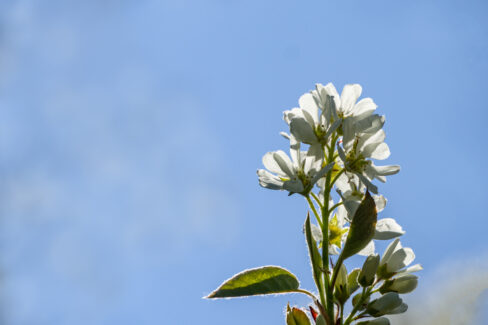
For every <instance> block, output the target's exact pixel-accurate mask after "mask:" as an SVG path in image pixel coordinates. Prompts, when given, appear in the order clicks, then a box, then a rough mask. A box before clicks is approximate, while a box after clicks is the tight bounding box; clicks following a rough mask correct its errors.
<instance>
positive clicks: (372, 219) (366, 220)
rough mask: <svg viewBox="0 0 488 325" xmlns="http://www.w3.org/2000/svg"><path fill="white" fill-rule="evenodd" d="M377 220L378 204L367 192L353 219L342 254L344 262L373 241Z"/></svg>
mask: <svg viewBox="0 0 488 325" xmlns="http://www.w3.org/2000/svg"><path fill="white" fill-rule="evenodd" d="M376 220H377V211H376V204H375V202H374V199H373V197H372V196H371V194H369V191H366V195H365V197H364V199H363V201H362V202H361V204H360V205H359V207H358V208H357V210H356V213H355V214H354V217H353V218H352V221H351V226H350V227H349V234H348V235H347V239H346V243H345V244H344V248H343V249H342V253H341V256H342V259H343V260H345V259H346V258H348V257H351V256H353V255H354V254H356V253H358V252H359V251H361V250H362V249H363V248H364V247H366V245H367V244H368V243H369V242H370V241H371V240H372V239H373V236H374V234H375V228H376Z"/></svg>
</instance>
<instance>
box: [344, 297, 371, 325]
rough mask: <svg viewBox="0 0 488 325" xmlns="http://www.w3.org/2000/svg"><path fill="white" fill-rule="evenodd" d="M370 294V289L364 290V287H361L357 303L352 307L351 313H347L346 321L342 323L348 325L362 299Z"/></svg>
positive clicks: (362, 301)
mask: <svg viewBox="0 0 488 325" xmlns="http://www.w3.org/2000/svg"><path fill="white" fill-rule="evenodd" d="M370 294H371V290H368V291H366V288H363V292H362V294H361V299H359V301H358V303H357V304H356V305H355V306H354V308H353V309H352V311H351V313H350V314H349V316H348V317H347V319H346V321H345V322H344V325H349V324H350V323H351V322H352V321H353V320H354V319H353V317H354V315H355V314H356V313H357V311H358V310H359V308H360V307H361V305H362V304H363V303H364V301H365V300H366V298H367V297H368V296H369V295H370Z"/></svg>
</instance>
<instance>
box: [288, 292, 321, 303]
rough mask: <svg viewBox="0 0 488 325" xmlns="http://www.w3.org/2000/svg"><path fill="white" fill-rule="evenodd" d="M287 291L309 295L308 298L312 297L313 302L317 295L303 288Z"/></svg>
mask: <svg viewBox="0 0 488 325" xmlns="http://www.w3.org/2000/svg"><path fill="white" fill-rule="evenodd" d="M288 292H294V293H303V294H306V295H307V296H309V297H310V298H312V299H313V301H314V302H315V300H317V297H315V295H314V294H313V293H311V292H310V291H308V290H305V289H296V290H291V291H288Z"/></svg>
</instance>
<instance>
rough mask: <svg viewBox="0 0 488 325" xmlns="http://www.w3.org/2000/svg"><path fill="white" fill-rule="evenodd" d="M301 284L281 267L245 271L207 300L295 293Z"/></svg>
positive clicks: (224, 284) (227, 282)
mask: <svg viewBox="0 0 488 325" xmlns="http://www.w3.org/2000/svg"><path fill="white" fill-rule="evenodd" d="M299 285H300V283H299V282H298V279H297V277H296V276H295V275H293V274H292V273H291V272H289V271H288V270H285V269H284V268H282V267H279V266H263V267H259V268H255V269H249V270H245V271H243V272H241V273H238V274H236V275H234V276H233V277H232V278H230V279H229V280H227V281H225V282H224V283H223V284H222V285H221V286H220V287H218V288H217V289H216V290H215V291H214V292H212V293H211V294H209V295H208V296H207V297H206V298H233V297H244V296H255V295H267V294H278V293H287V292H293V291H295V290H297V289H298V287H299Z"/></svg>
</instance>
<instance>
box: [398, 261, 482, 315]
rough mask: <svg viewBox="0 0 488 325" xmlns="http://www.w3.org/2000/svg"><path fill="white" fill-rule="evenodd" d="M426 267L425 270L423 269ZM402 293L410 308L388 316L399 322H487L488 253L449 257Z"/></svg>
mask: <svg viewBox="0 0 488 325" xmlns="http://www.w3.org/2000/svg"><path fill="white" fill-rule="evenodd" d="M425 272H426V271H424V273H425ZM420 276H421V278H420V282H419V287H418V289H417V291H416V292H414V293H413V294H411V295H406V296H405V301H406V302H407V303H408V305H409V310H408V311H407V312H406V313H405V314H402V315H399V316H391V317H390V319H391V321H392V323H393V324H398V325H411V324H415V325H482V324H486V323H487V322H488V314H486V311H483V309H482V306H483V304H484V305H485V306H486V305H487V303H488V256H487V255H486V254H483V255H481V254H480V255H478V256H475V257H471V258H467V257H461V258H459V257H457V258H455V257H451V258H449V261H448V262H447V263H445V264H443V265H441V266H440V267H439V268H438V269H437V270H436V271H434V272H430V273H428V275H427V276H422V274H420Z"/></svg>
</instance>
